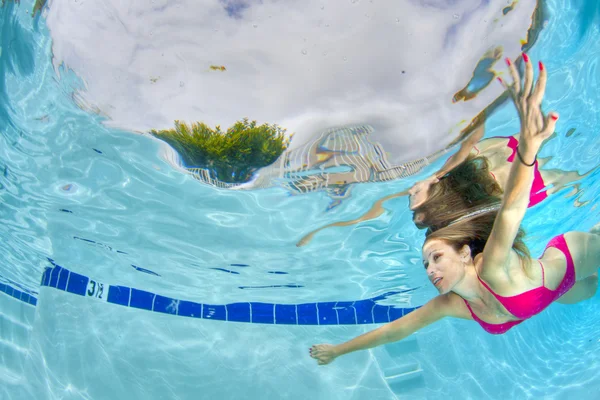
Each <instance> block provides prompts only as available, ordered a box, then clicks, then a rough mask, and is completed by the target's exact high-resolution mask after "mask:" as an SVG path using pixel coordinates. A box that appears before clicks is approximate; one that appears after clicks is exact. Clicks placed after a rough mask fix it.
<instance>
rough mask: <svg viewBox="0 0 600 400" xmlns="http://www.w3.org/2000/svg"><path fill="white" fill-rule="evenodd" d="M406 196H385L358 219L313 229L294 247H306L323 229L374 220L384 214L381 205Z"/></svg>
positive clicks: (399, 194)
mask: <svg viewBox="0 0 600 400" xmlns="http://www.w3.org/2000/svg"><path fill="white" fill-rule="evenodd" d="M407 194H408V191H406V190H405V191H403V192H400V193H394V194H390V195H389V196H385V197H383V198H381V199H379V200H377V201H376V202H375V204H373V206H372V207H371V208H370V209H369V211H367V212H366V213H364V214H363V215H361V216H360V217H358V218H356V219H353V220H350V221H340V222H334V223H332V224H329V225H325V226H322V227H320V228H318V229H315V230H314V231H312V232H310V233H309V234H307V235H306V236H304V237H303V238H302V239H300V240H299V241H298V243H296V246H298V247H301V246H304V245H307V244H308V243H310V241H311V240H312V238H313V236H315V235H316V234H317V233H319V232H320V231H322V230H323V229H327V228H333V227H335V226H350V225H354V224H358V223H359V222H363V221H368V220H370V219H375V218H377V217H379V216H380V215H381V214H383V213H384V211H385V209H384V208H383V203H385V202H386V201H388V200H391V199H394V198H396V197H401V196H406V195H407Z"/></svg>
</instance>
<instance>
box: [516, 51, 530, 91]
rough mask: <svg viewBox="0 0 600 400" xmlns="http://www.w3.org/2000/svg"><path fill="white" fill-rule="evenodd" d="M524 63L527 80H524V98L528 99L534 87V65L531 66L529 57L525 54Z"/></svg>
mask: <svg viewBox="0 0 600 400" xmlns="http://www.w3.org/2000/svg"><path fill="white" fill-rule="evenodd" d="M523 61H524V63H525V79H523V98H524V99H527V98H528V97H529V95H530V94H531V88H532V87H533V65H531V62H530V61H529V57H528V56H527V54H525V53H523ZM515 69H516V68H515Z"/></svg>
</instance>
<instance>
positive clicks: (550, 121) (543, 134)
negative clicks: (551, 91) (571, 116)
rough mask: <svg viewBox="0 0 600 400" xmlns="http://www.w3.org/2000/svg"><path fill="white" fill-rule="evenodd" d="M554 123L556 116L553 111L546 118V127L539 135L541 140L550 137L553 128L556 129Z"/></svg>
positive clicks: (556, 119)
mask: <svg viewBox="0 0 600 400" xmlns="http://www.w3.org/2000/svg"><path fill="white" fill-rule="evenodd" d="M556 121H558V114H557V113H556V112H554V111H553V112H551V113H549V114H548V115H547V116H546V127H545V128H544V130H543V131H542V132H541V133H540V135H541V137H542V138H547V137H550V135H552V133H553V132H554V128H556Z"/></svg>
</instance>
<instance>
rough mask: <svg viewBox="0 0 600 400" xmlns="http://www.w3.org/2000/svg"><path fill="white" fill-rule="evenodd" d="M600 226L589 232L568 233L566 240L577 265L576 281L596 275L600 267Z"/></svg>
mask: <svg viewBox="0 0 600 400" xmlns="http://www.w3.org/2000/svg"><path fill="white" fill-rule="evenodd" d="M599 228H600V226H598V225H596V226H595V227H594V228H592V229H591V230H590V233H588V232H576V231H574V232H567V233H565V240H566V242H567V245H568V246H569V251H570V252H571V255H572V256H573V263H574V264H575V277H576V280H577V281H579V280H582V279H584V278H587V277H588V276H590V275H593V274H595V273H596V272H597V271H598V268H599V267H600V230H599Z"/></svg>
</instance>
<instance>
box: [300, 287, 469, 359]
mask: <svg viewBox="0 0 600 400" xmlns="http://www.w3.org/2000/svg"><path fill="white" fill-rule="evenodd" d="M444 317H457V318H464V319H470V318H471V317H470V314H469V313H468V312H467V311H466V307H465V305H464V304H463V302H462V299H461V298H460V297H459V296H458V295H457V294H455V293H447V294H443V295H440V296H437V297H435V298H434V299H432V300H430V301H429V302H427V303H426V304H425V305H424V306H423V307H421V308H418V309H416V310H415V311H413V312H411V313H409V314H407V315H405V316H404V317H402V318H399V319H397V320H395V321H393V322H390V323H387V324H385V325H383V326H382V327H380V328H377V329H375V330H372V331H371V332H367V333H365V334H363V335H360V336H358V337H356V338H354V339H352V340H349V341H348V342H346V343H342V344H338V345H331V344H317V345H314V346H312V347H311V348H310V356H311V357H312V358H314V359H316V360H317V362H318V364H319V365H324V364H329V363H330V362H332V361H333V360H335V359H336V358H337V357H339V356H341V355H344V354H348V353H351V352H354V351H357V350H365V349H370V348H372V347H376V346H380V345H382V344H386V343H391V342H396V341H398V340H402V339H404V338H405V337H407V336H409V335H411V334H413V333H414V332H416V331H417V330H419V329H422V328H424V327H426V326H427V325H430V324H432V323H434V322H436V321H439V320H440V319H442V318H444Z"/></svg>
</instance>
